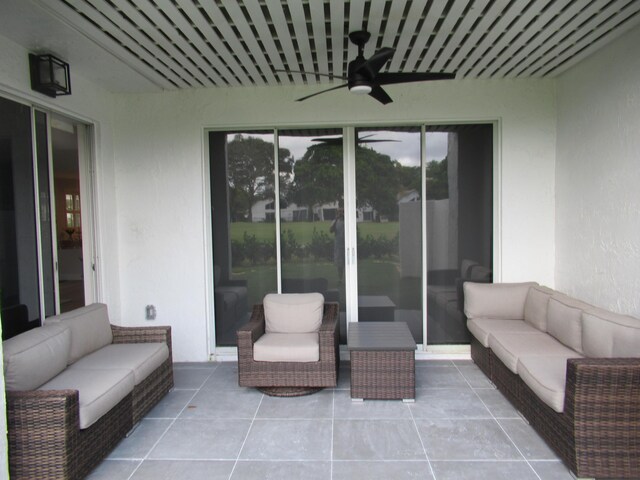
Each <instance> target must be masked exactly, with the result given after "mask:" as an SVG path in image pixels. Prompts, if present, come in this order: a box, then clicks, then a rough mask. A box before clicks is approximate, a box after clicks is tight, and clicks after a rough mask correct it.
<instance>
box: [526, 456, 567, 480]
mask: <svg viewBox="0 0 640 480" xmlns="http://www.w3.org/2000/svg"><path fill="white" fill-rule="evenodd" d="M529 463H530V464H531V466H532V467H533V469H534V470H535V471H536V473H537V474H538V476H539V477H540V480H575V477H574V476H573V475H572V474H571V472H570V471H569V469H568V468H567V467H566V466H565V465H564V463H562V462H561V461H560V460H555V461H539V462H536V461H532V462H529Z"/></svg>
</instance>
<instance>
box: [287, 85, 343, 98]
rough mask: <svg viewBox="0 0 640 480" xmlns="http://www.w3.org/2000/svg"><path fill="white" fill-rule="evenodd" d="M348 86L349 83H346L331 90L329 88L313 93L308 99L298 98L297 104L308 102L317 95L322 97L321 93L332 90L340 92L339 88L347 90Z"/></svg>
mask: <svg viewBox="0 0 640 480" xmlns="http://www.w3.org/2000/svg"><path fill="white" fill-rule="evenodd" d="M348 85H349V84H348V83H345V84H343V85H338V86H337V87H331V88H327V89H326V90H320V91H319V92H316V93H312V94H311V95H307V96H306V97H302V98H298V99H296V102H302V101H303V100H306V99H307V98H311V97H315V96H316V95H320V94H321V93H326V92H330V91H332V90H338V89H339V88H345V87H346V86H348Z"/></svg>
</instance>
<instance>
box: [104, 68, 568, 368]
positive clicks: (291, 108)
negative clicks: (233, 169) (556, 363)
mask: <svg viewBox="0 0 640 480" xmlns="http://www.w3.org/2000/svg"><path fill="white" fill-rule="evenodd" d="M320 88H321V87H318V86H316V87H262V88H226V89H200V90H191V91H183V92H163V93H157V94H131V95H119V96H118V97H117V103H116V105H117V106H116V109H117V111H116V114H115V118H116V121H115V123H114V152H115V153H114V154H115V162H116V185H117V191H116V197H117V200H118V206H119V211H118V214H119V216H118V220H119V223H118V235H119V239H118V245H119V255H120V281H121V283H120V291H121V299H122V319H123V322H125V323H127V324H128V323H144V320H143V318H144V306H145V305H146V304H148V303H152V304H155V305H156V306H157V308H158V318H157V320H156V322H157V323H158V324H163V323H169V324H171V325H172V327H173V337H174V358H175V359H176V360H194V361H195V360H198V361H201V360H206V359H207V341H206V335H207V327H206V326H207V321H208V320H207V313H208V310H207V306H206V298H207V284H206V279H205V275H206V268H205V267H206V261H207V260H206V251H207V245H206V243H205V226H206V222H208V218H209V217H208V215H209V214H208V211H207V210H206V209H205V204H204V197H205V191H204V187H205V179H204V176H203V171H204V168H203V162H205V159H204V146H203V142H204V135H203V130H204V128H207V127H213V128H230V127H238V126H271V127H275V126H314V125H334V126H342V125H345V124H366V123H369V124H379V125H385V124H388V123H389V122H409V123H415V122H430V123H431V122H446V121H478V120H495V119H499V120H500V122H501V123H500V124H501V132H500V135H501V139H502V141H501V143H500V145H499V153H500V159H501V162H502V163H501V169H500V173H501V185H500V187H499V190H500V191H501V195H502V196H501V201H500V205H499V206H498V209H499V212H500V215H501V217H500V219H496V220H497V221H498V220H500V235H499V238H496V241H498V242H499V244H500V245H501V252H502V256H501V258H500V259H496V264H497V265H501V271H500V270H499V271H498V272H496V274H497V278H499V279H502V280H504V281H519V280H531V279H533V280H537V281H539V282H541V283H545V284H547V285H551V286H553V275H554V212H555V205H554V171H555V144H556V137H555V131H556V124H555V87H554V82H553V81H551V80H531V81H515V80H504V81H453V82H439V83H431V84H414V85H398V86H392V87H389V88H388V91H389V94H390V95H391V96H392V97H393V99H394V103H392V104H390V105H387V106H382V105H380V104H378V103H377V102H375V101H373V100H372V99H371V98H369V97H356V96H353V95H349V94H348V93H347V92H346V91H339V92H333V93H328V94H326V95H323V96H321V97H317V98H314V99H310V100H308V101H306V102H301V103H297V102H294V99H295V98H298V97H300V96H302V95H304V94H307V93H311V92H314V91H317V90H318V89H320Z"/></svg>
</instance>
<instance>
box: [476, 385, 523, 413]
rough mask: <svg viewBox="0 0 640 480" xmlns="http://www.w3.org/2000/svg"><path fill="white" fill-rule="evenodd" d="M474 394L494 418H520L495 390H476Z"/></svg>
mask: <svg viewBox="0 0 640 480" xmlns="http://www.w3.org/2000/svg"><path fill="white" fill-rule="evenodd" d="M475 392H476V395H478V396H479V397H480V399H481V400H482V402H483V403H484V404H485V406H486V407H487V408H488V409H489V411H490V412H491V414H492V415H493V416H494V417H496V418H520V414H519V413H518V410H516V408H515V407H514V406H513V405H511V402H509V400H507V399H506V398H505V397H504V395H502V394H501V393H500V392H499V391H498V390H496V389H495V388H478V389H476V390H475Z"/></svg>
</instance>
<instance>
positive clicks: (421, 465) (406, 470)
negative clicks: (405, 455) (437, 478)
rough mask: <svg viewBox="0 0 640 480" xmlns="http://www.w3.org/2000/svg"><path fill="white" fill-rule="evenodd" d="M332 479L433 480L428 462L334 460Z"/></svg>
mask: <svg viewBox="0 0 640 480" xmlns="http://www.w3.org/2000/svg"><path fill="white" fill-rule="evenodd" d="M332 478H333V480H353V479H367V480H433V478H434V477H433V475H432V474H431V468H430V467H429V462H427V461H426V460H417V461H389V462H381V461H377V462H376V461H346V462H345V461H336V462H334V463H333V477H332Z"/></svg>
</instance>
